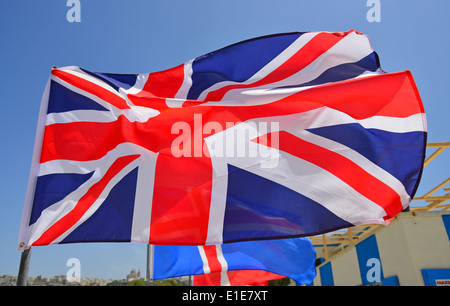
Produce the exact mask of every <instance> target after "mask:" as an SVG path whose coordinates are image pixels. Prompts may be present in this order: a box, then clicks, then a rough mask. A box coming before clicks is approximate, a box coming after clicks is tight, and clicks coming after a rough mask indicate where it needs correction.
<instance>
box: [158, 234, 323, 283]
mask: <svg viewBox="0 0 450 306" xmlns="http://www.w3.org/2000/svg"><path fill="white" fill-rule="evenodd" d="M315 260H316V252H315V250H314V247H313V245H312V243H311V241H310V240H309V239H308V238H291V239H279V240H257V241H244V242H234V243H227V244H222V245H207V246H161V245H155V246H154V261H153V263H154V268H153V279H155V280H156V279H164V278H172V277H178V276H187V275H196V276H199V277H194V285H200V286H207V285H215V286H219V285H220V286H225V285H232V286H243V285H249V284H255V283H264V282H266V281H269V280H273V279H279V278H282V277H289V278H291V279H293V280H295V281H296V282H297V283H298V284H309V283H311V282H312V281H313V279H314V277H315V276H316V268H315ZM243 270H244V271H243ZM249 270H250V271H249Z"/></svg>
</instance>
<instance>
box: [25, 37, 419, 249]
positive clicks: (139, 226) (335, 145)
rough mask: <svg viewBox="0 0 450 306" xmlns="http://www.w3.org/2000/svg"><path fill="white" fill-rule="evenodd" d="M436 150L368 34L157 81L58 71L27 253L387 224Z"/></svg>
mask: <svg viewBox="0 0 450 306" xmlns="http://www.w3.org/2000/svg"><path fill="white" fill-rule="evenodd" d="M425 143H426V122H425V114H424V109H423V106H422V102H421V100H420V97H419V94H418V90H417V88H416V86H415V84H414V80H413V77H412V75H411V73H410V72H409V71H403V72H396V73H385V72H384V71H383V70H382V69H381V68H380V65H379V60H378V57H377V55H376V53H375V52H374V51H373V49H372V47H371V45H370V43H369V39H368V38H367V37H366V36H365V35H363V34H361V33H359V32H357V31H349V32H344V33H326V32H307V33H287V34H279V35H271V36H266V37H260V38H255V39H251V40H248V41H244V42H240V43H237V44H234V45H231V46H228V47H225V48H223V49H220V50H217V51H215V52H212V53H209V54H206V55H204V56H201V57H198V58H195V59H194V60H191V61H188V62H186V63H185V64H182V65H179V66H177V67H174V68H172V69H168V70H165V71H161V72H154V73H144V74H110V73H94V72H89V71H87V70H85V69H81V68H78V67H65V68H54V69H52V72H51V76H50V80H49V82H48V85H47V87H46V90H45V93H44V97H43V101H42V104H41V113H40V118H39V123H38V129H37V136H36V145H35V152H34V155H33V163H32V167H31V174H30V181H29V186H28V192H27V198H26V203H25V208H24V213H23V218H22V225H21V231H20V235H19V249H21V250H22V249H24V248H28V247H31V246H38V245H48V244H57V243H73V242H87V241H124V242H129V241H132V242H142V243H150V244H171V245H204V244H221V243H227V242H232V241H246V240H254V239H275V238H288V237H301V236H308V235H315V234H320V233H324V232H328V231H333V230H336V229H339V228H345V227H351V226H353V225H360V224H366V223H378V224H387V223H388V222H389V220H390V219H391V218H393V217H395V216H396V215H397V214H398V213H399V212H400V211H402V210H403V209H404V208H406V207H407V206H408V205H409V203H410V201H411V198H412V197H413V195H414V193H415V191H416V188H417V185H418V182H419V179H420V176H421V171H422V166H423V159H424V154H425Z"/></svg>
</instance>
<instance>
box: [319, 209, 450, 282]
mask: <svg viewBox="0 0 450 306" xmlns="http://www.w3.org/2000/svg"><path fill="white" fill-rule="evenodd" d="M316 251H317V255H318V257H320V256H321V254H323V249H322V250H321V249H320V248H316ZM311 285H314V286H361V285H362V286H367V285H384V286H444V285H447V286H450V211H440V212H402V213H401V214H400V215H399V216H397V217H396V218H395V219H393V220H392V222H391V224H390V225H389V226H387V227H385V226H379V227H377V228H376V229H375V230H374V231H373V232H371V233H370V234H369V235H367V236H365V237H363V238H362V239H360V240H358V241H357V242H356V243H354V244H351V245H349V246H347V247H346V248H344V249H342V250H340V251H339V252H336V253H335V254H333V255H332V256H330V258H329V259H328V260H322V263H321V264H320V265H318V266H317V276H316V278H315V279H314V283H313V284H311Z"/></svg>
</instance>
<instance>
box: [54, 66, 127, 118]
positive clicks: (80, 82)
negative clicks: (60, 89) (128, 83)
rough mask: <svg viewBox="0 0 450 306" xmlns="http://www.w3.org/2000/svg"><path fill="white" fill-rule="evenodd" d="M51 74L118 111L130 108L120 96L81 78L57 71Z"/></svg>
mask: <svg viewBox="0 0 450 306" xmlns="http://www.w3.org/2000/svg"><path fill="white" fill-rule="evenodd" d="M52 74H53V75H54V76H56V77H58V78H60V79H61V80H63V81H65V82H67V83H69V84H71V85H73V86H75V87H78V88H79V89H81V90H84V91H86V92H89V93H91V94H93V95H95V96H97V97H99V98H100V99H102V100H104V101H106V102H107V103H110V104H112V105H114V106H115V107H117V108H119V109H127V108H130V107H129V106H128V104H127V102H126V101H125V99H123V98H121V97H120V96H118V95H116V94H114V93H112V92H110V91H109V90H107V89H105V88H103V87H101V86H98V85H96V84H94V83H92V82H89V81H87V80H85V79H83V78H80V77H78V76H75V75H73V74H71V73H68V72H65V71H61V70H58V69H53V70H52Z"/></svg>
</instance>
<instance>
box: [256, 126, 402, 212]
mask: <svg viewBox="0 0 450 306" xmlns="http://www.w3.org/2000/svg"><path fill="white" fill-rule="evenodd" d="M278 133H279V135H278V136H279V145H278V147H277V148H276V149H279V150H282V151H284V152H286V153H289V154H292V155H294V156H296V157H298V158H301V159H303V160H306V161H308V162H310V163H313V164H314V165H316V166H319V167H320V168H322V169H324V170H325V171H328V172H330V173H332V174H334V175H335V176H337V177H338V178H339V179H340V180H342V181H344V182H345V183H346V184H348V185H349V186H351V187H352V188H353V189H355V190H356V191H358V192H359V193H360V194H362V195H363V196H365V197H366V198H368V199H369V200H371V201H373V202H374V203H376V204H378V205H379V206H381V207H382V208H383V209H384V210H385V212H386V214H387V216H386V217H385V219H386V218H391V217H393V216H395V215H397V213H399V212H400V211H402V210H403V206H402V203H401V199H400V196H399V195H398V194H397V193H396V192H395V191H394V190H393V189H392V188H391V187H390V186H388V185H386V184H385V183H383V182H382V181H380V180H378V179H377V178H375V177H373V176H372V175H370V174H369V173H367V172H366V171H365V170H364V169H362V168H361V167H360V166H359V165H357V164H356V163H354V162H353V161H351V160H350V159H348V158H346V157H344V156H342V155H340V154H338V153H336V152H333V151H330V150H327V149H325V148H322V147H320V146H318V145H315V144H312V143H310V142H307V141H305V140H303V139H301V138H298V137H296V136H295V135H292V134H290V133H288V132H285V131H280V132H278ZM253 141H256V142H258V139H255V140H253ZM261 144H266V145H269V146H271V147H274V148H275V146H274V145H273V144H271V143H268V142H266V143H264V142H262V143H261Z"/></svg>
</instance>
